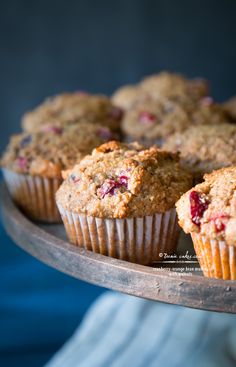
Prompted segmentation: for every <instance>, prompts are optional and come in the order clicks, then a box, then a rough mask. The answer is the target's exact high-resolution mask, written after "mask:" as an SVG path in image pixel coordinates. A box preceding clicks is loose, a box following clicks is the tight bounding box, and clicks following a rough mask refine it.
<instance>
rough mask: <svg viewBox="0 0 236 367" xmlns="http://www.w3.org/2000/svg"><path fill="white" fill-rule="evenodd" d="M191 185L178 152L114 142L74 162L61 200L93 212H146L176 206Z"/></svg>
mask: <svg viewBox="0 0 236 367" xmlns="http://www.w3.org/2000/svg"><path fill="white" fill-rule="evenodd" d="M190 185H191V176H190V175H189V173H187V172H186V171H185V170H183V169H181V168H180V165H179V157H178V155H177V154H174V153H169V152H165V151H162V150H159V149H157V148H156V147H151V148H150V149H146V150H145V149H144V148H143V147H142V146H141V145H139V144H138V143H130V144H122V143H119V142H116V141H110V142H108V143H106V144H103V145H101V146H100V147H98V148H96V149H94V150H93V152H92V154H91V155H88V156H86V157H85V158H84V159H83V160H82V161H81V162H80V163H79V164H78V165H76V166H75V167H74V169H73V170H72V172H71V175H70V176H69V177H68V178H67V179H66V180H65V181H64V182H63V184H62V186H61V187H60V189H59V190H58V192H57V203H58V204H59V205H61V206H62V207H63V208H64V209H67V210H69V211H72V212H74V213H80V214H85V215H88V216H94V217H104V218H127V217H143V216H145V215H153V214H154V213H157V212H165V211H167V210H169V209H170V208H173V207H174V204H175V202H176V201H177V200H178V198H179V197H180V196H181V194H182V193H183V192H185V191H186V190H187V189H188V188H189V187H190Z"/></svg>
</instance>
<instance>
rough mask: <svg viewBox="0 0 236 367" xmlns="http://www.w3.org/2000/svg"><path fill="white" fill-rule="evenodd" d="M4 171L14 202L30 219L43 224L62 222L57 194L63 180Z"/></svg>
mask: <svg viewBox="0 0 236 367" xmlns="http://www.w3.org/2000/svg"><path fill="white" fill-rule="evenodd" d="M2 171H3V176H4V180H5V182H6V185H7V188H8V190H9V192H10V194H11V196H12V198H13V200H14V201H15V203H16V204H17V205H18V206H19V208H20V209H21V210H22V211H23V212H24V213H25V214H26V215H27V216H28V217H30V218H31V219H34V220H38V221H42V222H50V223H58V222H61V216H60V213H59V211H58V209H57V205H56V201H55V193H56V191H57V190H58V188H59V186H60V185H61V183H62V179H57V178H53V179H52V178H45V177H40V176H30V175H25V174H20V173H16V172H13V171H10V170H8V169H3V170H2Z"/></svg>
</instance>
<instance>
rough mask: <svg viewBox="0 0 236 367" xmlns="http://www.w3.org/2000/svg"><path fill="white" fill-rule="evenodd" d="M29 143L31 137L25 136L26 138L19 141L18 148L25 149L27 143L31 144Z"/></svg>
mask: <svg viewBox="0 0 236 367" xmlns="http://www.w3.org/2000/svg"><path fill="white" fill-rule="evenodd" d="M31 141H32V136H31V135H27V136H25V137H24V138H23V139H22V140H21V143H20V147H21V148H24V147H26V146H27V145H28V144H29V143H31Z"/></svg>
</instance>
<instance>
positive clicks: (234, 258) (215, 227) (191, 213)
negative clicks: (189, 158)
mask: <svg viewBox="0 0 236 367" xmlns="http://www.w3.org/2000/svg"><path fill="white" fill-rule="evenodd" d="M176 207H177V213H178V217H179V224H180V226H181V227H182V228H183V229H184V231H185V232H186V233H190V234H191V236H192V240H193V244H194V248H195V251H196V254H197V256H198V259H199V262H200V265H201V268H202V270H203V273H204V275H205V276H207V277H214V278H222V279H232V280H236V166H232V167H227V168H221V169H220V170H217V171H214V172H212V173H210V174H206V175H205V176H204V182H202V183H200V184H198V185H196V186H195V187H194V188H192V189H191V190H190V191H188V192H186V193H185V194H184V195H183V196H182V197H181V198H180V200H179V201H178V202H177V204H176Z"/></svg>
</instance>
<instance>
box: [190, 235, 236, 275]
mask: <svg viewBox="0 0 236 367" xmlns="http://www.w3.org/2000/svg"><path fill="white" fill-rule="evenodd" d="M192 239H193V244H194V248H195V251H196V254H197V257H198V260H199V263H200V266H201V269H202V271H203V273H204V275H205V276H206V277H210V278H219V279H224V280H236V248H235V246H229V245H227V243H226V242H225V241H217V240H211V239H208V238H206V237H204V236H201V235H200V234H198V233H192Z"/></svg>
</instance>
